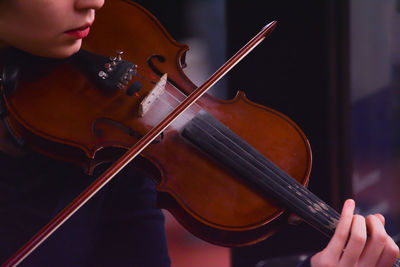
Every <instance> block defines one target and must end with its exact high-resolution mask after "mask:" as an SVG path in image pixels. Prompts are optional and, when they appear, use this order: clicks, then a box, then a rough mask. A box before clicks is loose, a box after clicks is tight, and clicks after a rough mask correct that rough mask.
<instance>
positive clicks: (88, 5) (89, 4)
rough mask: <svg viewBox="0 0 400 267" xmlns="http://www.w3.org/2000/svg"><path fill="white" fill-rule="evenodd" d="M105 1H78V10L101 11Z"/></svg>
mask: <svg viewBox="0 0 400 267" xmlns="http://www.w3.org/2000/svg"><path fill="white" fill-rule="evenodd" d="M104 1H105V0H76V1H75V8H76V9H100V8H101V7H102V6H103V5H104Z"/></svg>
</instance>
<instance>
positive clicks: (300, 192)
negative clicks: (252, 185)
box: [159, 82, 339, 225]
mask: <svg viewBox="0 0 400 267" xmlns="http://www.w3.org/2000/svg"><path fill="white" fill-rule="evenodd" d="M168 84H169V85H170V86H171V87H173V88H175V89H177V88H176V87H175V86H174V85H173V84H171V83H170V82H168ZM176 91H177V92H179V93H181V94H182V96H183V97H186V96H185V95H184V94H183V93H182V92H180V90H176ZM164 93H165V94H166V95H167V96H168V97H171V98H172V99H173V100H174V101H176V103H177V105H178V104H179V103H180V100H179V99H178V98H177V97H176V96H174V95H173V94H171V93H170V92H169V91H168V90H165V91H164ZM159 99H160V100H161V101H162V102H163V103H165V104H166V105H168V106H169V107H171V109H174V108H175V107H174V106H173V105H172V104H171V102H170V101H167V100H166V99H164V98H163V97H160V98H159ZM177 105H176V106H177ZM193 105H197V104H196V103H194V104H193ZM197 107H198V108H199V109H201V108H200V107H199V106H198V105H197ZM189 112H190V113H191V115H192V116H195V115H196V112H194V111H193V110H192V109H189ZM182 116H183V117H184V118H185V119H186V120H188V121H189V120H190V119H191V117H190V116H189V115H188V114H185V113H184V114H182ZM253 158H254V157H253ZM254 159H255V160H256V161H257V164H258V165H259V166H262V167H263V168H265V167H266V166H265V163H262V162H260V161H259V160H258V159H256V158H254ZM268 166H269V167H271V169H270V170H271V171H272V172H273V173H274V174H275V175H276V176H277V177H278V178H277V180H278V181H276V182H278V183H280V184H281V186H282V187H281V188H282V189H284V190H285V191H286V192H287V188H291V190H289V192H290V193H291V194H294V196H296V198H295V201H297V202H299V203H302V204H306V203H307V204H308V209H311V210H312V211H317V213H321V214H320V215H324V217H321V218H318V220H319V221H320V222H321V223H322V221H324V222H323V225H326V224H327V223H330V224H332V218H334V219H338V218H339V215H338V213H337V212H336V211H335V210H333V209H332V208H328V207H329V206H328V205H327V204H325V203H324V202H323V201H322V200H321V199H319V198H318V197H317V196H315V195H314V194H312V193H311V192H310V191H309V190H308V189H306V188H305V187H304V186H302V185H301V184H299V183H298V182H297V181H295V180H294V179H293V178H291V177H285V175H279V173H281V172H283V171H282V170H281V169H280V168H279V167H277V166H276V165H275V166H274V165H270V164H269V165H268ZM318 210H319V211H318Z"/></svg>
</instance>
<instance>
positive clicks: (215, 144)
mask: <svg viewBox="0 0 400 267" xmlns="http://www.w3.org/2000/svg"><path fill="white" fill-rule="evenodd" d="M193 121H194V122H193ZM193 121H191V122H190V124H189V126H190V127H189V130H188V131H189V134H188V135H189V138H190V141H192V142H194V143H195V144H196V145H199V146H200V147H201V148H202V149H203V150H204V151H205V152H207V153H209V154H211V155H212V156H214V157H215V158H216V159H217V160H219V161H222V162H223V163H225V164H226V165H228V166H230V167H231V168H232V169H233V170H234V171H235V173H238V174H240V175H239V177H241V178H243V179H248V180H249V181H250V182H252V183H253V184H256V185H257V188H259V189H264V190H266V191H267V192H268V195H273V196H275V198H276V199H278V200H280V201H281V202H283V203H285V206H287V207H289V208H290V209H291V210H293V211H295V212H296V213H297V214H298V215H300V216H301V217H303V218H304V219H305V220H306V221H307V222H309V223H310V222H311V224H312V225H315V226H316V227H317V229H319V230H321V231H322V232H324V233H325V234H327V235H328V236H329V235H332V234H333V228H334V226H335V225H334V223H335V222H336V221H335V220H332V218H330V217H329V216H326V215H325V214H320V213H319V212H316V210H315V209H313V210H310V209H309V206H308V205H303V204H304V200H303V199H302V197H303V198H304V196H299V195H298V194H295V193H294V192H293V190H288V188H289V186H288V184H287V183H285V181H284V180H282V179H280V177H279V176H278V177H275V178H277V179H273V178H274V176H275V175H271V170H270V168H269V167H270V166H269V165H267V166H263V168H259V166H257V165H259V164H255V163H256V161H254V158H253V156H252V155H249V154H248V153H247V151H242V148H240V147H238V146H237V144H236V142H234V140H230V138H229V137H227V136H224V135H220V134H219V133H218V132H219V129H210V128H209V127H208V126H206V125H204V123H203V122H199V119H198V118H197V117H196V118H195V119H194V120H193ZM192 122H193V123H192ZM208 122H209V121H208V120H207V123H208ZM193 128H196V130H193ZM186 129H187V128H185V131H186ZM191 131H192V133H190V132H191ZM184 134H185V135H186V132H184ZM200 137H202V138H200ZM235 150H236V151H235ZM242 152H244V153H242ZM227 155H229V156H227ZM249 156H250V157H249ZM238 162H239V163H238ZM282 172H283V171H282ZM255 177H256V178H255ZM260 178H262V179H260ZM293 183H296V181H295V180H293V179H292V180H291V181H290V184H293Z"/></svg>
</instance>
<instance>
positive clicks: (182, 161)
mask: <svg viewBox="0 0 400 267" xmlns="http://www.w3.org/2000/svg"><path fill="white" fill-rule="evenodd" d="M110 20H112V21H113V23H112V24H111V23H109V21H110ZM115 25H118V29H115ZM83 48H84V49H86V50H88V51H90V52H93V53H96V54H100V55H113V54H115V51H116V50H122V51H124V54H123V59H124V60H125V61H128V62H133V63H134V64H136V65H137V66H138V69H137V75H135V76H134V77H133V78H132V81H135V80H137V81H140V83H141V84H142V85H143V86H142V87H141V88H140V90H138V91H137V92H136V93H134V94H132V95H128V94H127V93H126V91H125V90H121V89H118V88H116V89H112V90H107V89H104V88H99V87H97V86H95V84H94V83H93V81H92V79H90V78H88V77H87V76H86V75H85V74H84V73H82V72H81V71H79V70H78V69H77V68H76V67H75V66H74V65H73V64H71V63H70V62H69V61H68V60H67V61H66V62H62V63H60V64H57V66H56V67H55V68H54V69H52V70H51V71H50V73H49V74H50V75H43V76H40V77H35V78H34V79H28V80H21V81H20V83H19V85H18V87H17V88H16V90H15V91H13V92H11V93H9V94H7V96H6V99H5V103H6V107H7V114H8V115H7V121H8V124H9V126H10V129H11V130H12V132H13V133H14V134H15V136H17V137H18V138H20V139H23V140H24V142H26V144H27V145H28V146H29V147H31V148H32V149H33V150H36V151H38V152H40V153H43V154H45V155H48V156H50V157H53V158H57V159H60V160H63V161H67V162H72V163H74V164H78V165H80V166H82V168H83V169H84V171H85V172H87V173H92V171H93V169H94V168H95V167H96V166H98V165H99V164H103V163H109V162H113V161H115V160H116V159H118V158H119V157H120V156H122V155H123V153H124V152H125V151H126V150H127V149H129V148H130V147H132V146H133V145H134V144H135V143H137V142H138V140H139V139H140V138H141V136H143V135H145V134H146V133H147V132H148V131H149V130H150V129H151V128H153V127H154V126H155V125H156V124H157V123H158V122H159V121H160V120H161V119H162V118H163V117H165V116H167V115H168V114H169V112H170V111H171V110H172V109H173V108H174V107H176V106H177V105H178V103H179V102H180V101H182V100H183V99H184V98H185V97H186V95H187V94H189V93H191V92H192V91H193V90H195V89H196V86H195V85H194V84H193V83H192V82H191V81H190V80H189V79H188V78H187V77H186V75H185V74H184V72H183V70H182V67H184V66H185V53H186V51H187V50H188V47H187V46H186V45H182V44H179V43H177V42H175V41H174V40H173V39H172V38H171V36H170V35H169V34H168V33H167V32H166V30H165V29H164V28H163V27H162V26H161V25H160V23H159V22H158V21H157V20H156V19H155V18H154V17H153V16H152V15H151V14H150V13H149V12H148V11H146V10H145V9H143V8H142V7H140V6H139V5H137V4H135V3H132V2H130V1H107V2H106V5H105V7H104V8H103V9H101V10H100V11H99V12H98V15H97V18H96V23H95V24H94V26H93V27H92V33H91V35H90V37H88V39H85V41H84V46H83ZM164 73H167V75H168V82H167V83H166V85H165V92H164V93H163V94H162V95H161V96H160V97H159V99H157V100H155V101H154V103H152V106H151V108H150V110H149V111H148V112H147V113H146V114H144V115H140V114H139V107H140V105H141V103H142V101H143V99H144V98H145V97H146V96H147V95H148V94H149V92H151V90H152V89H153V87H154V85H155V83H156V82H157V81H158V79H159V77H160V76H161V75H162V74H164ZM200 110H205V111H206V112H207V113H209V114H211V115H212V116H213V117H214V118H215V119H217V120H218V121H220V122H221V123H223V124H224V125H225V126H226V127H227V128H229V129H230V130H231V131H232V132H234V133H236V134H237V135H238V136H240V138H242V139H243V140H245V141H246V142H247V143H249V144H250V145H251V146H252V147H254V148H255V149H256V150H258V151H259V152H260V153H261V154H263V155H264V156H265V157H267V158H268V159H270V160H271V161H272V162H274V163H275V164H276V165H277V166H278V167H279V168H281V169H282V170H283V171H285V172H286V173H287V174H289V175H290V176H291V177H293V178H294V179H295V180H297V181H298V182H299V183H300V184H302V185H306V184H307V183H308V177H309V174H310V171H311V149H310V145H309V143H308V141H307V138H306V137H305V136H304V134H303V133H302V131H301V130H300V129H299V127H298V126H296V124H295V123H293V122H292V121H291V120H290V119H289V118H287V117H286V116H284V115H282V114H281V113H279V112H277V111H275V110H272V109H270V108H268V107H265V106H262V105H260V104H256V103H254V102H252V101H250V100H248V99H247V98H246V96H245V95H244V93H242V92H239V93H238V94H237V96H236V97H235V98H234V99H232V100H229V101H226V100H219V99H216V98H214V97H212V96H210V95H205V96H203V97H201V98H200V99H199V100H198V101H197V102H196V104H195V105H193V106H191V107H190V109H188V110H187V111H185V113H184V114H183V115H182V116H181V117H179V118H178V119H177V120H175V121H174V122H173V123H172V124H171V125H170V126H169V127H168V128H166V129H165V130H164V132H163V133H162V135H160V137H159V138H158V139H157V140H155V141H154V142H153V143H152V144H150V145H149V146H148V147H147V148H146V149H145V150H144V151H143V152H142V153H141V155H140V157H138V158H137V159H135V160H134V162H133V164H132V166H129V167H134V168H136V169H139V170H140V171H142V172H144V173H146V174H147V175H148V176H149V177H150V178H152V179H154V180H155V181H156V182H157V191H158V193H159V194H158V195H159V197H158V205H159V206H160V207H161V208H165V209H168V210H169V211H170V212H171V213H172V214H173V215H174V216H175V217H176V218H177V220H178V221H179V222H180V223H181V224H182V225H183V226H184V227H185V228H186V229H188V230H189V231H190V232H192V233H193V234H194V235H196V236H198V237H200V238H202V239H204V240H206V241H208V242H211V243H214V244H218V245H224V246H241V245H248V244H252V243H255V242H258V241H260V240H263V239H265V238H266V237H268V236H269V235H271V234H272V233H273V232H274V231H276V230H277V228H278V227H279V226H280V225H282V223H284V222H286V220H287V212H285V211H286V208H285V207H283V206H280V205H278V204H277V203H276V201H275V200H274V199H272V198H271V197H269V196H266V195H265V194H260V192H258V191H257V190H255V189H254V188H252V187H249V186H248V184H246V183H245V182H243V181H242V180H241V179H240V177H238V175H237V173H235V172H234V171H232V170H230V169H227V168H226V167H225V166H223V165H222V164H220V163H219V162H218V160H215V159H211V158H210V157H209V156H208V155H207V154H206V153H204V152H203V151H201V150H200V149H198V148H197V147H196V146H195V145H193V144H192V143H191V142H189V141H188V140H186V139H185V138H184V137H183V136H182V131H183V129H184V127H185V124H186V123H187V122H188V121H190V120H191V119H192V118H193V117H195V116H196V114H197V113H198V112H199V111H200ZM227 156H229V155H227Z"/></svg>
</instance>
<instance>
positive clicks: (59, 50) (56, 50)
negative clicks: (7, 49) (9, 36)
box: [22, 39, 82, 58]
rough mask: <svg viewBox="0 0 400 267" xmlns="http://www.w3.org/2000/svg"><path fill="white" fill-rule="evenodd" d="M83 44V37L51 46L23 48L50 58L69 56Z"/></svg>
mask: <svg viewBox="0 0 400 267" xmlns="http://www.w3.org/2000/svg"><path fill="white" fill-rule="evenodd" d="M81 45H82V39H79V40H74V42H71V43H67V44H63V45H59V46H52V47H51V48H43V47H38V48H36V49H35V48H31V49H22V50H24V51H26V52H28V53H31V54H34V55H36V56H41V57H48V58H67V57H70V56H72V55H73V54H75V53H76V52H78V51H79V49H80V48H81Z"/></svg>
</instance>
